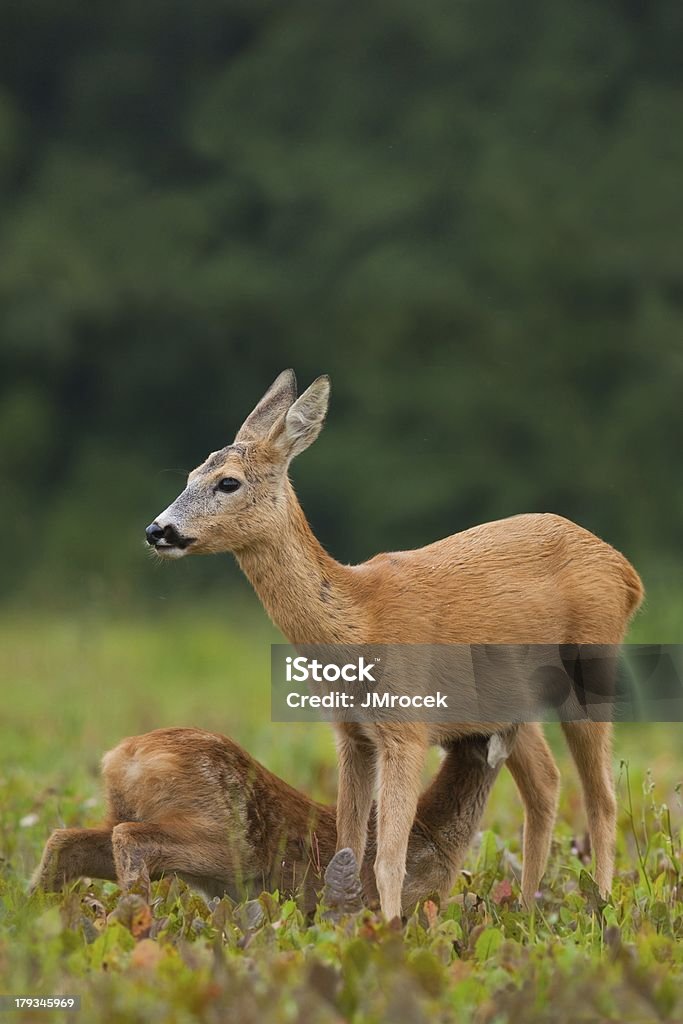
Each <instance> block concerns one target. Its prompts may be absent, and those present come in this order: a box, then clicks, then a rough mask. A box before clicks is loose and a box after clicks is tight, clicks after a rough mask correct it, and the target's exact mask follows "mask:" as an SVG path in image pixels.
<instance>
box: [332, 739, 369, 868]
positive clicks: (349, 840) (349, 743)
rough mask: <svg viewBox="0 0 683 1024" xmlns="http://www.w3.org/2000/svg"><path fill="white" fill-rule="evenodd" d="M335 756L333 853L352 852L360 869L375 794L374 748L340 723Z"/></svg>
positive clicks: (366, 740)
mask: <svg viewBox="0 0 683 1024" xmlns="http://www.w3.org/2000/svg"><path fill="white" fill-rule="evenodd" d="M337 755H338V760H339V789H338V794H337V850H343V849H345V848H347V847H348V848H349V849H351V850H353V854H354V856H355V858H356V862H357V864H358V866H359V867H360V865H361V864H362V863H363V857H364V855H365V844H366V841H367V837H368V818H369V817H370V808H371V806H372V798H373V795H374V790H375V763H376V757H375V748H374V746H373V744H372V743H371V742H370V741H369V740H368V739H367V738H366V737H365V736H364V735H363V733H362V732H361V731H360V729H359V728H358V727H357V726H355V725H353V724H350V723H340V724H339V725H338V727H337Z"/></svg>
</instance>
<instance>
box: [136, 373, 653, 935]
mask: <svg viewBox="0 0 683 1024" xmlns="http://www.w3.org/2000/svg"><path fill="white" fill-rule="evenodd" d="M329 387H330V386H329V380H328V378H327V377H319V378H318V379H317V380H316V381H314V383H313V384H311V386H310V387H309V388H308V390H307V391H305V392H304V393H303V394H302V395H301V396H300V397H299V398H297V393H296V380H295V377H294V373H293V371H291V370H285V371H284V373H282V374H280V376H279V377H278V378H277V380H276V381H275V382H274V383H273V385H272V386H271V387H270V388H269V390H268V391H267V392H266V394H265V395H264V397H263V398H262V399H261V401H260V402H259V403H258V405H257V406H256V408H255V409H254V410H253V412H251V413H250V415H249V416H248V417H247V419H246V420H245V422H244V423H243V425H242V427H241V428H240V430H239V431H238V433H237V436H236V438H235V441H234V443H233V444H231V445H228V446H227V447H226V448H223V449H221V450H220V451H217V452H214V453H213V454H211V455H210V456H209V457H208V459H206V461H205V462H204V463H203V464H202V465H201V466H199V467H198V468H197V469H195V470H193V471H192V472H191V473H190V475H189V478H188V482H187V486H186V488H185V490H184V491H183V492H182V493H181V494H180V495H179V496H178V497H177V498H176V500H175V501H174V502H173V503H172V504H171V505H170V506H169V507H168V508H167V509H166V510H165V511H164V512H162V513H161V515H160V516H158V518H157V520H156V521H155V522H154V523H152V524H151V525H150V526H149V527H148V528H147V541H148V543H149V544H150V545H151V546H152V547H153V548H154V550H155V551H156V553H157V554H158V555H160V556H162V557H166V558H179V557H181V556H183V555H185V554H188V553H204V552H225V551H231V552H233V553H234V555H235V556H236V558H237V560H238V562H239V564H240V566H241V567H242V569H243V571H244V572H245V574H246V575H247V577H248V578H249V580H250V581H251V583H252V585H253V586H254V589H255V590H256V592H257V594H258V595H259V597H260V598H261V601H262V602H263V604H264V606H265V608H266V610H267V611H268V613H269V615H270V616H271V618H272V620H273V621H274V622H275V624H276V625H277V626H278V627H279V628H280V630H281V631H282V632H283V633H284V635H285V636H286V637H287V639H288V640H289V641H290V642H291V643H293V644H297V643H299V644H306V643H308V644H330V643H350V644H360V643H368V644H371V643H376V644H390V643H400V644H410V643H419V644H430V643H437V644H458V643H463V644H472V643H476V644H486V643H497V644H516V643H529V644H533V643H544V644H551V643H564V644H589V643H596V644H619V643H620V642H621V641H622V640H623V637H624V635H625V632H626V628H627V624H628V621H629V619H630V617H631V616H632V615H633V613H634V612H635V610H636V609H637V607H638V606H639V604H640V602H641V600H642V597H643V587H642V584H641V581H640V579H639V577H638V574H637V573H636V571H635V570H634V568H633V567H632V566H631V565H630V563H629V562H628V561H627V560H626V558H624V556H623V555H621V554H620V553H619V552H618V551H616V550H615V549H614V548H612V547H610V545H609V544H606V543H605V542H604V541H602V540H600V539H598V538H597V537H595V536H594V535H593V534H591V533H589V532H588V531H587V530H584V529H583V528H581V527H580V526H577V525H576V524H574V523H572V522H570V521H569V520H567V519H564V518H562V517H561V516H558V515H553V514H533V515H518V516H514V517H512V518H510V519H503V520H500V521H498V522H493V523H486V524H484V525H482V526H475V527H473V528H472V529H469V530H465V531H464V532H462V533H457V534H455V535H453V536H451V537H448V538H446V539H445V540H440V541H437V542H436V543H434V544H430V545H428V546H427V547H424V548H419V549H417V550H414V551H400V552H395V553H392V554H380V555H377V556H375V557H374V558H371V559H370V560H369V561H367V562H364V563H362V564H361V565H353V566H347V565H341V564H340V563H339V562H337V561H335V559H333V558H332V557H331V556H330V555H329V554H328V553H327V552H326V551H325V550H324V549H323V547H322V546H321V545H320V543H319V542H318V541H317V539H316V538H315V536H314V534H313V532H312V531H311V528H310V526H309V524H308V522H307V520H306V517H305V515H304V513H303V511H302V509H301V506H300V505H299V503H298V501H297V498H296V495H295V493H294V490H293V488H292V486H291V484H290V481H289V478H288V475H287V471H288V468H289V464H290V462H291V460H292V459H293V458H294V456H296V455H298V454H299V453H300V452H302V451H304V449H306V448H307V447H308V446H309V445H310V444H312V442H313V441H314V440H315V439H316V437H317V436H318V434H319V433H320V430H321V428H322V425H323V422H324V419H325V415H326V412H327V406H328V400H329ZM499 728H500V725H496V724H495V723H493V724H492V725H491V727H490V728H488V727H487V726H485V725H483V724H476V723H475V724H462V723H460V724H458V723H454V724H453V725H452V726H448V727H446V726H442V725H427V724H419V723H411V724H400V725H392V724H389V723H386V724H385V723H381V724H372V725H370V724H356V723H340V724H338V725H337V726H336V730H337V743H338V753H339V797H338V804H337V832H338V843H339V845H340V846H341V847H345V846H348V847H350V848H351V849H352V850H353V852H354V854H355V856H356V859H357V861H358V863H359V864H360V863H362V860H363V853H364V849H365V843H366V832H367V824H368V815H369V813H370V805H371V802H372V797H373V790H374V788H375V780H377V782H378V788H377V857H376V861H375V871H376V879H377V887H378V890H379V894H380V901H381V906H382V910H383V911H384V913H385V914H386V915H387V916H388V917H393V916H395V915H397V914H398V913H399V911H400V908H401V887H402V884H403V877H404V873H405V859H406V848H407V843H408V836H409V833H410V827H411V825H412V822H413V819H414V817H415V810H416V806H417V798H418V792H419V781H420V773H421V771H422V766H423V762H424V756H425V751H426V748H427V747H428V746H429V744H430V743H443V742H444V741H449V740H452V739H453V738H456V737H462V736H464V735H469V734H472V733H475V732H479V733H486V732H487V731H489V732H490V731H491V730H492V729H495V730H496V731H497V730H498V729H499ZM563 729H564V733H565V736H566V739H567V742H568V744H569V748H570V751H571V753H572V756H573V758H574V760H575V762H576V765H577V768H578V771H579V775H580V778H581V783H582V787H583V793H584V802H585V806H586V811H587V815H588V824H589V831H590V836H591V841H592V848H593V852H594V855H595V865H596V881H597V884H598V886H599V888H600V890H601V891H602V892H607V891H608V890H609V889H610V887H611V883H612V874H613V867H614V843H615V829H616V803H615V796H614V784H613V779H612V767H611V725H610V724H609V723H603V722H566V723H563ZM508 767H509V768H510V771H511V772H512V775H513V777H514V780H515V783H516V785H517V788H518V790H519V792H520V795H521V798H522V801H523V804H524V811H525V826H524V862H523V874H522V896H523V898H524V900H525V902H526V903H527V905H529V904H530V903H531V902H532V901H533V898H534V894H535V892H536V890H537V889H538V886H539V883H540V880H541V877H542V875H543V871H544V868H545V863H546V860H547V855H548V851H549V847H550V840H551V836H552V830H553V825H554V820H555V813H556V805H557V797H558V789H559V773H558V770H557V766H556V764H555V761H554V759H553V756H552V754H551V752H550V749H549V747H548V745H547V743H546V741H545V738H544V736H543V732H542V729H541V727H540V726H539V725H538V724H536V723H525V724H523V725H521V726H520V728H519V732H518V738H517V742H516V744H515V746H514V749H513V750H512V752H511V754H510V757H509V759H508Z"/></svg>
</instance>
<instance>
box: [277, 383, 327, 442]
mask: <svg viewBox="0 0 683 1024" xmlns="http://www.w3.org/2000/svg"><path fill="white" fill-rule="evenodd" d="M329 401H330V378H329V377H328V376H327V374H325V375H324V376H323V377H318V378H317V380H314V381H313V383H312V384H311V386H310V387H309V388H307V389H306V390H305V391H304V393H303V395H301V397H300V398H297V400H296V402H294V404H293V405H291V406H290V407H289V409H288V410H287V413H286V414H285V416H284V422H282V423H280V424H277V426H276V427H275V428H274V430H273V435H275V436H274V437H273V440H274V442H275V444H277V446H278V448H280V450H281V451H282V452H283V454H284V455H285V457H286V458H287V459H288V460H289V459H293V458H294V456H295V455H299V454H300V453H301V452H303V451H305V449H306V448H308V446H309V445H311V444H313V442H314V441H315V439H316V437H317V436H318V434H319V433H320V431H321V430H322V428H323V423H324V422H325V416H326V415H327V406H328V404H329Z"/></svg>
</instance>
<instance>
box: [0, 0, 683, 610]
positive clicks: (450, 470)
mask: <svg viewBox="0 0 683 1024" xmlns="http://www.w3.org/2000/svg"><path fill="white" fill-rule="evenodd" d="M681 22H682V15H681V8H680V6H679V5H678V4H674V3H673V2H671V0H663V2H661V3H657V4H652V5H647V4H643V3H640V2H637V0H613V2H611V3H607V4H594V3H593V4H592V3H589V2H586V0H584V2H570V0H555V2H551V3H541V2H539V0H523V2H520V3H517V4H514V5H511V4H509V3H504V2H502V0H484V2H481V3H475V2H472V0H466V2H464V3H458V4H451V3H445V2H442V0H428V2H427V3H426V4H414V3H408V2H406V0H393V2H392V3H385V2H381V3H375V4H360V3H355V2H346V3H343V4H342V3H340V2H332V0H331V2H327V3H312V2H303V0H298V2H297V0H294V2H290V3H287V4H284V5H283V4H276V3H269V2H265V0H251V2H250V3H246V2H241V0H233V2H231V3H227V4H226V3H218V2H216V0H197V2H195V3H193V4H187V3H185V4H180V3H170V4H169V3H160V2H157V0H151V2H148V3H140V2H138V0H136V2H132V0H121V2H120V3H118V4H115V5H113V6H112V5H105V4H102V3H98V2H94V3H91V4H84V3H82V2H76V0H66V2H63V3H60V4H54V3H48V2H47V0H29V2H28V3H25V4H14V5H9V7H8V9H7V10H6V11H4V12H3V31H2V42H1V43H0V47H1V48H2V53H1V54H0V56H1V59H0V187H2V199H1V217H0V318H1V321H0V385H1V386H2V391H3V396H2V404H1V406H0V472H1V475H2V483H3V486H2V491H1V494H0V513H1V514H2V521H3V540H4V545H3V570H4V571H3V583H2V586H3V590H4V592H5V593H6V594H7V593H9V592H16V591H17V590H21V591H24V592H26V591H27V592H28V593H30V594H32V595H35V594H37V593H39V592H40V591H41V590H43V591H46V592H47V594H48V595H49V594H50V593H51V592H53V591H54V587H55V583H56V582H57V581H58V582H59V586H60V588H62V589H63V588H65V587H66V588H68V587H73V588H75V589H76V591H77V592H78V593H85V594H87V595H89V596H90V597H97V596H98V595H99V594H100V593H102V592H104V593H107V594H108V593H109V592H110V591H114V592H115V593H117V594H119V595H120V596H122V597H123V598H124V599H125V598H127V597H128V596H129V593H130V592H135V591H137V590H139V588H140V586H141V585H142V584H143V581H147V582H148V583H150V585H151V586H152V588H153V589H156V590H158V589H159V587H160V584H159V582H158V579H159V578H158V576H153V575H152V574H150V572H149V571H148V567H147V566H145V565H144V563H143V562H142V558H141V546H140V543H139V541H140V538H141V537H142V528H143V527H144V526H145V525H146V523H147V522H148V521H149V520H150V519H151V518H152V516H153V515H154V513H155V512H157V511H158V510H160V509H161V508H163V507H164V506H165V505H166V504H167V503H168V500H170V499H171V498H172V497H173V496H174V494H175V493H176V491H177V490H179V489H180V487H181V484H182V480H183V472H184V471H185V470H187V469H188V468H190V467H191V466H193V465H194V464H196V463H197V462H198V461H200V460H201V459H202V458H203V456H204V455H205V454H206V453H207V452H208V451H210V450H213V449H215V448H216V447H218V446H219V445H221V444H223V443H226V442H227V441H228V440H230V439H231V437H232V434H233V432H234V430H235V428H236V427H237V425H238V423H239V421H240V419H241V417H242V416H243V415H244V414H245V413H246V412H248V410H249V408H250V407H251V405H252V404H253V403H254V402H255V401H256V399H257V398H258V397H259V395H260V394H261V392H262V391H263V390H264V389H265V387H266V386H267V384H268V383H269V382H270V380H271V379H272V378H273V377H274V376H275V374H276V373H277V372H278V371H279V370H280V369H282V368H283V367H285V366H287V365H293V366H294V367H295V368H296V370H297V372H298V373H299V376H300V379H301V381H302V382H306V381H308V380H309V379H310V378H311V377H312V376H314V375H316V374H318V373H319V372H323V371H329V372H330V373H331V374H332V379H333V404H332V411H331V416H330V421H329V424H328V427H327V428H326V432H325V435H324V437H323V438H322V439H321V441H320V442H319V444H318V445H316V446H315V448H314V449H312V450H311V452H310V453H308V454H307V455H306V457H305V464H304V461H303V460H302V463H301V465H300V466H297V467H296V469H295V477H296V481H297V484H298V486H299V489H300V491H301V493H302V496H303V498H304V500H305V504H306V507H307V510H308V511H309V512H310V514H311V517H312V519H313V520H314V523H315V525H316V527H317V528H318V530H319V531H320V533H321V535H322V537H323V539H324V540H325V541H326V542H327V543H328V545H329V546H330V547H331V548H332V549H333V550H334V551H335V553H337V554H338V555H339V556H340V557H342V558H345V559H360V558H362V557H365V556H367V555H369V554H371V553H372V552H374V551H376V550H377V549H380V548H386V547H392V546H408V545H413V544H419V543H422V542H426V541H429V540H431V539H434V538H435V537H437V536H439V535H444V534H447V533H450V532H453V531H454V530H457V529H461V528H464V527H466V526H468V525H470V524H472V523H474V522H476V521H481V520H484V519H487V518H495V517H499V516H502V515H506V514H509V513H514V512H518V511H523V510H527V511H528V510H544V509H552V510H555V511H558V512H562V513H565V514H567V515H569V516H571V517H573V518H576V519H578V520H579V521H581V522H582V523H584V524H585V525H586V526H588V527H590V528H592V529H594V530H596V531H597V532H599V533H601V534H603V535H605V536H606V537H608V538H609V539H611V540H613V541H614V542H615V543H616V544H618V545H620V546H622V547H624V548H625V549H626V550H627V552H628V553H629V554H630V555H631V556H632V557H634V558H635V559H638V560H640V561H641V562H642V561H643V560H646V563H647V564H649V566H650V567H651V571H652V572H655V571H656V566H657V565H658V564H660V563H663V562H664V561H665V560H666V559H667V558H669V557H671V555H672V554H676V553H678V552H680V547H681V530H680V523H679V519H680V508H681V499H682V497H683V491H682V487H683V485H682V484H681V482H680V473H678V472H677V466H676V454H677V442H676V436H677V435H678V433H679V432H680V412H679V408H680V393H681V383H682V378H683V356H682V355H681V341H680V339H681V336H682V331H683V271H682V270H681V260H680V235H681V224H680V180H681V171H682V165H683V159H682V158H683V136H682V135H681V132H680V130H679V129H680V124H681V123H683V91H682V90H681V77H682V75H683V71H682V66H681V62H680V59H679V57H680V53H679V46H678V45H677V42H676V40H679V41H680V30H681V27H683V26H682V25H681ZM169 471H170V472H169ZM103 538H105V542H104V543H103ZM136 571H137V578H135V575H134V573H135V572H136ZM216 571H217V570H216V568H215V567H214V566H203V567H201V568H197V567H195V566H193V567H192V568H191V569H186V568H185V567H184V566H183V569H182V570H181V572H182V573H183V579H185V580H189V581H190V585H193V584H194V581H195V580H197V581H199V580H201V581H205V580H206V578H207V574H208V575H209V576H210V575H211V574H215V573H216ZM646 576H647V573H646ZM178 578H179V576H178V573H176V576H175V579H178ZM167 579H168V577H166V576H165V577H164V589H168V586H167V583H166V581H167Z"/></svg>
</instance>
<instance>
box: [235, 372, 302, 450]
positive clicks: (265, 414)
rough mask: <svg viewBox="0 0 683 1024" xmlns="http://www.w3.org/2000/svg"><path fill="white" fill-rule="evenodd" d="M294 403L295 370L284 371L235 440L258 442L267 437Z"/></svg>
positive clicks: (253, 411)
mask: <svg viewBox="0 0 683 1024" xmlns="http://www.w3.org/2000/svg"><path fill="white" fill-rule="evenodd" d="M302 397H303V396H302ZM294 402H296V377H295V376H294V370H283V371H282V373H281V374H280V376H279V377H278V378H277V379H276V380H274V381H273V383H272V384H271V385H270V387H269V388H268V390H267V391H266V393H265V395H264V396H263V398H262V399H261V401H260V402H259V403H258V405H257V406H256V407H255V409H253V410H252V412H250V413H249V415H248V416H247V418H246V420H245V421H244V423H243V424H242V426H241V427H240V429H239V430H238V431H237V436H236V437H235V440H236V441H256V440H262V439H263V438H265V437H267V436H268V434H269V433H270V431H271V430H272V428H273V426H274V425H275V424H276V423H277V422H278V421H279V420H282V419H283V418H284V415H285V413H286V412H287V410H288V409H289V407H290V406H291V405H292V403H294Z"/></svg>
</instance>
